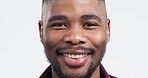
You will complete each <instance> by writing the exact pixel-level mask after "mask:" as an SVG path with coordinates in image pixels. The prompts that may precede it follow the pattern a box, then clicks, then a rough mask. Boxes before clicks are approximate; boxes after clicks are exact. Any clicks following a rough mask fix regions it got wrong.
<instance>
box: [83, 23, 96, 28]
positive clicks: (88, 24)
mask: <svg viewBox="0 0 148 78" xmlns="http://www.w3.org/2000/svg"><path fill="white" fill-rule="evenodd" d="M83 26H84V28H96V27H97V26H98V24H97V23H94V22H85V23H84V25H83Z"/></svg>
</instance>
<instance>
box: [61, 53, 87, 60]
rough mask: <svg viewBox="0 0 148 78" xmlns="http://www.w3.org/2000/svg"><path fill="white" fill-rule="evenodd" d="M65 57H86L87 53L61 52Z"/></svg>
mask: <svg viewBox="0 0 148 78" xmlns="http://www.w3.org/2000/svg"><path fill="white" fill-rule="evenodd" d="M63 55H64V56H65V57H68V58H72V59H78V58H83V57H86V56H87V54H63Z"/></svg>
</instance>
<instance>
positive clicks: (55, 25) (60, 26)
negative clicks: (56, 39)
mask: <svg viewBox="0 0 148 78" xmlns="http://www.w3.org/2000/svg"><path fill="white" fill-rule="evenodd" d="M50 27H51V28H54V29H65V28H67V27H68V25H67V24H66V23H60V22H59V23H53V24H51V25H50Z"/></svg>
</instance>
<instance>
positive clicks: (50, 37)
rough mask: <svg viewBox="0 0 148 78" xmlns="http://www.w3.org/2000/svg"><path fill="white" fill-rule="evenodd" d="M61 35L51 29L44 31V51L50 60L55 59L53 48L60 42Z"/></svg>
mask: <svg viewBox="0 0 148 78" xmlns="http://www.w3.org/2000/svg"><path fill="white" fill-rule="evenodd" d="M61 38H62V35H61V34H59V33H56V32H52V31H46V32H45V33H44V36H43V45H44V49H45V53H46V56H47V58H48V59H49V61H50V62H54V61H55V60H56V53H55V49H56V47H57V46H58V44H59V43H60V40H61Z"/></svg>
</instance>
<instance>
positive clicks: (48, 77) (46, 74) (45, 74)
mask: <svg viewBox="0 0 148 78" xmlns="http://www.w3.org/2000/svg"><path fill="white" fill-rule="evenodd" d="M100 73H101V78H117V77H114V76H111V75H109V74H108V73H107V72H106V70H105V69H104V67H103V65H102V64H100ZM51 74H52V73H51V66H49V67H48V68H47V69H46V70H45V71H44V72H43V74H42V75H41V76H40V78H51Z"/></svg>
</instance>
